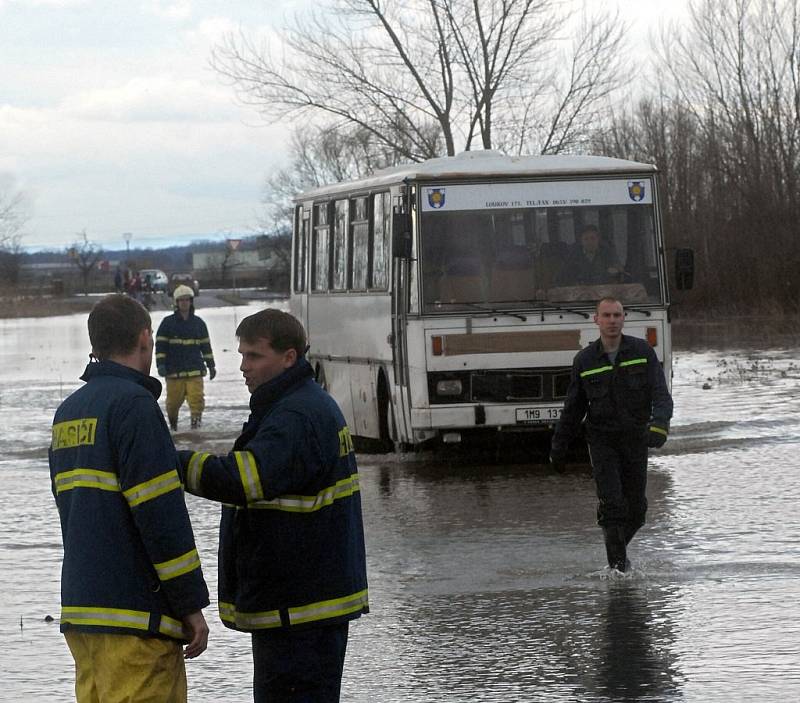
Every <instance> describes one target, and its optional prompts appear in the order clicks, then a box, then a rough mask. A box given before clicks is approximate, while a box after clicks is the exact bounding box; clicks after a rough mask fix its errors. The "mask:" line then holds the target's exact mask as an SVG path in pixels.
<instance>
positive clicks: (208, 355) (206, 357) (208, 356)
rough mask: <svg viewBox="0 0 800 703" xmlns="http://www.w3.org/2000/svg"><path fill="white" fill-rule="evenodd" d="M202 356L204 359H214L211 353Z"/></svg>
mask: <svg viewBox="0 0 800 703" xmlns="http://www.w3.org/2000/svg"><path fill="white" fill-rule="evenodd" d="M203 358H204V359H209V360H213V359H214V355H213V354H203Z"/></svg>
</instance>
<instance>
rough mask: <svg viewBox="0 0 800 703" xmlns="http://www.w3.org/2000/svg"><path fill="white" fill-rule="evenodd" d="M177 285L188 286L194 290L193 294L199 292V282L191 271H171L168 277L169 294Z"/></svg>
mask: <svg viewBox="0 0 800 703" xmlns="http://www.w3.org/2000/svg"><path fill="white" fill-rule="evenodd" d="M178 286H189V288H191V289H192V290H193V291H194V294H195V295H199V294H200V284H199V283H198V282H197V281H196V280H195V277H194V276H193V275H192V274H191V273H173V274H172V275H171V276H170V277H169V288H168V289H167V290H168V291H169V294H170V295H172V292H173V291H174V290H175V289H176V288H177V287H178Z"/></svg>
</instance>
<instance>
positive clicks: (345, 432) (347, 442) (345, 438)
mask: <svg viewBox="0 0 800 703" xmlns="http://www.w3.org/2000/svg"><path fill="white" fill-rule="evenodd" d="M354 451H355V449H354V447H353V438H352V437H351V436H350V428H349V427H342V429H341V430H339V456H340V457H343V456H347V455H348V454H351V453H352V452H354Z"/></svg>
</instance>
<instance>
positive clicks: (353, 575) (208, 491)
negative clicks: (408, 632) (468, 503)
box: [179, 310, 369, 703]
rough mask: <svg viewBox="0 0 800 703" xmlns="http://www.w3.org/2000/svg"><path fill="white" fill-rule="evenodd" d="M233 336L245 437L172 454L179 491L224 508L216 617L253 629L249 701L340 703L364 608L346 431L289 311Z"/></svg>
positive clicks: (246, 324) (252, 322)
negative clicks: (352, 624)
mask: <svg viewBox="0 0 800 703" xmlns="http://www.w3.org/2000/svg"><path fill="white" fill-rule="evenodd" d="M236 335H237V336H238V337H239V353H240V354H241V355H242V363H241V367H240V368H241V371H242V375H243V376H244V379H245V383H246V384H247V388H248V390H249V391H250V393H251V397H250V417H249V418H248V420H247V422H246V423H245V425H244V429H243V431H242V434H241V435H240V436H239V438H238V439H237V440H236V442H235V443H234V445H233V451H232V452H231V453H229V454H227V455H225V456H213V455H210V454H204V453H202V452H191V451H182V452H179V454H180V458H181V463H182V465H183V469H184V472H185V483H186V490H188V491H189V492H190V493H194V494H195V495H198V496H202V497H205V498H209V499H211V500H216V501H219V502H221V503H223V504H224V505H223V508H222V521H221V524H220V547H219V558H220V574H219V611H220V617H221V618H222V621H223V623H224V624H225V625H226V626H227V627H230V628H232V629H235V630H240V631H243V632H249V633H251V638H252V644H253V661H254V677H253V695H254V700H255V701H256V703H261V702H262V701H282V702H283V701H297V702H299V701H314V703H327V702H332V701H338V700H339V690H340V686H341V678H342V669H343V666H344V657H345V649H346V646H347V636H348V623H349V621H350V620H353V619H354V618H358V617H360V616H361V615H362V614H364V613H367V612H368V610H369V601H368V594H367V576H366V559H365V550H364V531H363V525H362V518H361V499H360V491H359V483H358V469H357V467H356V460H355V453H354V452H353V442H352V439H351V437H350V431H349V429H348V428H347V425H346V424H345V420H344V417H343V416H342V413H341V411H340V410H339V407H338V406H337V405H336V402H335V401H334V400H333V399H332V398H331V397H330V396H329V395H328V394H327V393H326V392H325V391H324V390H323V389H322V388H321V387H320V386H319V385H318V384H317V383H316V382H315V381H314V378H313V370H312V368H311V366H310V365H309V363H308V362H307V361H306V359H305V358H304V356H303V354H304V352H305V349H306V335H305V331H304V330H303V327H302V325H301V324H300V323H299V321H298V320H297V319H295V318H294V317H292V315H289V314H288V313H285V312H281V311H279V310H262V311H261V312H258V313H256V314H254V315H250V316H249V317H246V318H245V319H244V320H242V322H241V324H240V325H239V327H238V328H237V330H236ZM223 698H224V695H223Z"/></svg>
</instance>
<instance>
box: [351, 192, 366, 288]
mask: <svg viewBox="0 0 800 703" xmlns="http://www.w3.org/2000/svg"><path fill="white" fill-rule="evenodd" d="M350 219H351V224H350V270H351V275H352V281H351V283H350V286H349V287H350V288H351V289H352V290H366V288H367V277H368V275H369V218H368V216H367V199H366V198H353V200H352V201H351V204H350Z"/></svg>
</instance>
